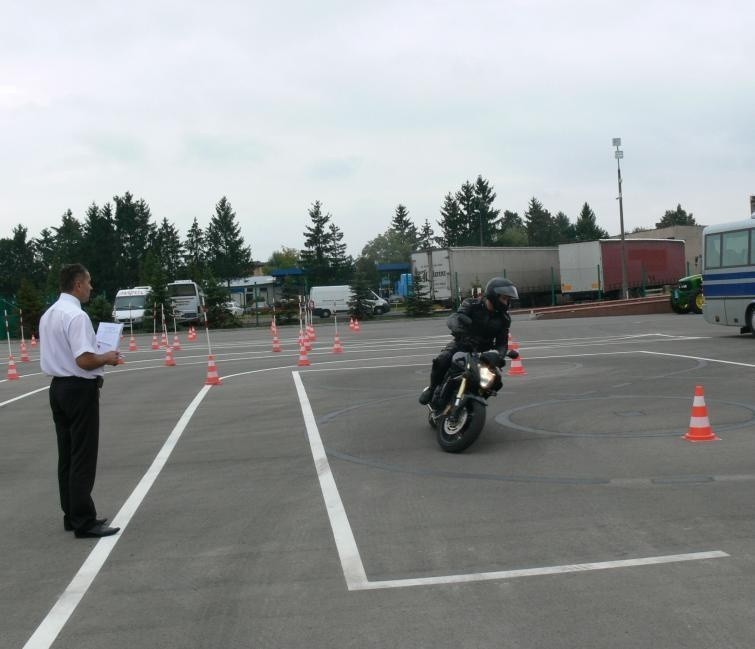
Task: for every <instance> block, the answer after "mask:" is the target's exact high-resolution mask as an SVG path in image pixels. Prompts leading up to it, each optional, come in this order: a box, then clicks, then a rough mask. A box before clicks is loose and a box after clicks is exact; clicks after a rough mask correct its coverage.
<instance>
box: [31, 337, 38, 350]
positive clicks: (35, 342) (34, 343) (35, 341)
mask: <svg viewBox="0 0 755 649" xmlns="http://www.w3.org/2000/svg"><path fill="white" fill-rule="evenodd" d="M31 346H32V347H36V346H37V339H36V338H35V337H34V334H32V335H31Z"/></svg>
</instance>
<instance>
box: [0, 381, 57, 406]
mask: <svg viewBox="0 0 755 649" xmlns="http://www.w3.org/2000/svg"><path fill="white" fill-rule="evenodd" d="M49 389H50V386H49V385H46V386H45V387H43V388H37V389H36V390H32V391H31V392H26V393H25V394H19V395H18V396H17V397H13V399H8V400H7V401H3V402H2V403H0V408H2V407H3V406H7V405H8V404H9V403H13V402H14V401H19V400H21V399H26V397H30V396H31V395H33V394H37V392H42V391H43V390H49Z"/></svg>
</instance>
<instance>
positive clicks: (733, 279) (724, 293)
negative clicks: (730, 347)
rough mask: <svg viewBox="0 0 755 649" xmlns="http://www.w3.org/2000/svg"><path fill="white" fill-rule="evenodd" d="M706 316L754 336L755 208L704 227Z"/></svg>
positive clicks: (712, 322) (714, 322)
mask: <svg viewBox="0 0 755 649" xmlns="http://www.w3.org/2000/svg"><path fill="white" fill-rule="evenodd" d="M703 295H704V296H705V305H704V306H703V316H704V318H705V319H706V320H707V321H708V322H710V323H711V324H721V325H729V326H733V327H739V331H740V333H746V332H748V331H749V332H750V333H751V334H752V335H753V336H755V212H754V213H753V214H752V216H751V217H750V218H749V219H745V220H743V221H736V222H733V223H723V224H721V225H709V226H708V227H707V228H705V229H704V230H703Z"/></svg>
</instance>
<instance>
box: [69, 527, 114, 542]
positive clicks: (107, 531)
mask: <svg viewBox="0 0 755 649" xmlns="http://www.w3.org/2000/svg"><path fill="white" fill-rule="evenodd" d="M120 529H121V528H120V527H107V526H106V525H95V526H94V527H90V528H89V529H88V530H85V531H83V532H82V531H81V530H75V531H74V534H75V535H76V538H77V539H99V538H101V537H103V536H112V535H113V534H117V533H118V532H119V531H120Z"/></svg>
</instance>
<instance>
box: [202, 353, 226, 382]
mask: <svg viewBox="0 0 755 649" xmlns="http://www.w3.org/2000/svg"><path fill="white" fill-rule="evenodd" d="M204 384H205V385H223V381H221V380H220V377H219V376H218V368H217V366H216V365H215V355H214V354H210V355H209V356H208V357H207V378H206V379H205V382H204Z"/></svg>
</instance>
